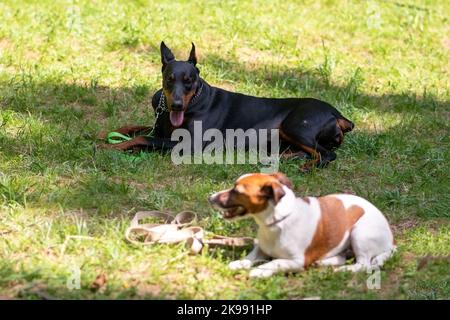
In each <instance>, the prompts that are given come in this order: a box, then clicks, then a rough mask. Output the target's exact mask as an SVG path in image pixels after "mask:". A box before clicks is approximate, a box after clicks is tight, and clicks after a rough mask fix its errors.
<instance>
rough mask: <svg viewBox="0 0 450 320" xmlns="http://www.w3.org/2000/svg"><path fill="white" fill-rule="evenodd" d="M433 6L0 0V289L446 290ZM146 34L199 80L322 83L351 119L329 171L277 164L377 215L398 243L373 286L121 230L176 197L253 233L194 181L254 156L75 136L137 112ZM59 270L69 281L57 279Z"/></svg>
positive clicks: (445, 29) (206, 223) (225, 175)
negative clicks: (98, 284)
mask: <svg viewBox="0 0 450 320" xmlns="http://www.w3.org/2000/svg"><path fill="white" fill-rule="evenodd" d="M449 16H450V6H449V5H448V4H447V3H446V2H445V1H443V2H439V1H431V0H428V1H405V0H402V1H398V2H389V1H369V2H366V1H333V0H327V1H271V2H270V3H268V2H266V1H253V2H250V1H222V2H219V1H205V2H202V3H201V4H195V5H194V4H193V3H192V2H188V1H180V2H178V3H174V1H155V2H152V1H133V2H129V1H123V2H118V1H114V2H111V1H95V2H90V1H73V2H71V1H65V2H54V1H2V2H1V3H0V21H1V23H0V296H1V297H15V298H25V299H35V298H45V297H47V298H48V297H55V298H71V299H77V298H100V299H102V298H195V299H200V298H225V299H243V298H249V299H254V298H263V299H266V298H267V299H299V298H304V297H310V296H319V297H321V298H322V299H327V298H356V299H366V298H367V299H383V298H397V299H449V298H450V276H449V267H450V262H449V259H448V254H449V253H450V224H449V219H450V183H449V181H450V174H449V169H448V168H449V159H450V154H449V142H450V130H449V116H450V105H449V101H450V95H449V81H448V80H449V73H448V72H449V59H448V57H449V50H450V37H449V34H450V32H449V31H450V28H449V20H448V17H449ZM377 17H379V18H380V19H379V18H377ZM161 40H164V41H165V42H166V44H168V46H169V47H171V48H172V49H173V51H174V52H175V54H176V55H177V56H178V57H179V58H187V56H188V53H189V49H190V42H191V41H194V42H195V44H196V46H197V52H198V55H199V68H200V70H201V75H202V76H203V77H204V78H205V79H206V80H207V81H208V82H209V83H211V84H213V85H216V86H220V87H223V88H227V89H230V90H234V91H239V92H244V93H248V94H252V95H260V96H271V97H286V96H295V97H304V96H312V97H316V98H320V99H323V100H326V101H328V102H329V103H331V104H333V105H335V106H336V107H337V108H338V109H339V110H340V111H341V112H342V113H343V114H344V115H345V116H347V117H348V118H350V119H352V120H353V121H354V122H355V123H356V129H355V130H354V132H352V133H350V134H348V135H347V137H346V140H345V142H344V144H343V146H342V148H340V149H339V150H338V152H337V153H338V159H337V160H336V161H335V162H333V163H332V164H331V165H330V166H328V167H327V168H325V169H322V170H315V171H313V172H312V173H311V174H308V175H304V174H301V173H300V172H299V171H298V166H299V162H296V161H287V162H283V163H282V165H281V168H280V169H281V171H283V172H285V173H286V174H287V175H288V176H289V177H290V178H291V179H292V181H293V182H294V184H295V190H296V192H297V193H298V194H299V195H323V194H328V193H333V192H351V193H355V194H358V195H361V196H363V197H365V198H367V199H369V200H370V201H372V202H373V203H374V204H375V205H376V206H378V207H379V208H380V209H381V210H382V211H383V212H384V213H385V214H386V216H387V217H388V219H389V220H390V221H391V223H392V224H393V225H394V229H395V233H396V237H397V240H398V246H399V251H398V254H397V255H396V256H395V258H393V259H392V260H390V261H389V262H388V263H387V265H386V267H385V268H384V269H383V271H382V283H381V289H380V290H368V289H367V287H366V285H365V283H366V279H367V277H368V275H367V274H364V273H363V274H356V275H353V274H348V273H340V274H339V273H333V272H332V271H331V270H329V269H326V268H325V269H324V268H322V269H314V268H313V269H310V270H308V271H307V272H303V273H301V274H297V275H289V276H283V275H279V276H275V277H273V278H270V279H267V280H250V279H248V277H247V272H238V273H233V272H231V271H229V270H227V268H226V265H227V263H228V262H229V261H230V260H232V259H237V258H239V257H240V256H241V255H243V254H245V252H243V251H242V250H235V251H233V250H231V249H214V250H210V251H205V252H204V253H203V254H202V255H198V256H189V255H187V254H186V253H185V250H184V247H183V245H178V246H176V245H175V246H166V245H155V246H151V247H145V248H136V247H133V246H131V245H129V244H128V243H126V241H125V240H124V230H125V229H126V227H127V226H128V223H129V220H130V219H131V217H132V216H133V213H134V212H135V211H136V210H139V209H159V210H172V211H178V210H183V209H191V210H195V211H197V212H198V213H199V214H200V217H201V219H200V225H201V226H203V227H205V228H206V229H207V230H208V231H211V232H215V233H218V234H224V235H255V226H254V224H253V223H252V222H251V221H243V222H240V223H235V224H231V223H226V222H223V221H222V220H221V219H220V217H219V214H218V213H217V212H215V211H214V210H212V209H211V208H210V207H209V206H208V204H207V201H206V196H207V195H208V194H210V193H211V192H213V191H217V190H220V189H223V188H226V187H228V186H230V184H231V183H232V182H233V181H234V179H236V178H237V177H238V176H239V175H241V174H243V173H246V172H249V171H256V170H258V167H256V166H251V165H235V166H231V165H228V166H212V165H210V166H208V165H180V166H174V165H173V164H172V163H171V160H170V156H169V155H161V154H157V153H154V154H142V155H139V156H138V157H133V156H130V155H126V154H120V153H116V152H111V151H97V152H96V153H94V151H93V141H92V140H91V139H89V138H86V137H87V136H89V135H91V136H92V135H95V134H97V133H98V132H99V131H100V130H111V129H113V128H115V127H118V126H121V125H124V124H127V123H132V124H143V125H148V124H152V123H153V114H152V112H151V108H150V98H151V96H152V94H153V93H154V92H155V91H156V90H157V89H159V87H160V83H161V75H160V56H159V52H158V46H159V43H160V41H161ZM73 236H78V237H73ZM425 256H430V257H437V258H435V259H433V258H429V259H428V260H423V259H422V257H425ZM439 257H440V258H439ZM424 261H425V262H427V263H424ZM73 267H79V268H80V271H81V273H80V276H81V289H80V290H72V291H70V290H68V289H67V286H66V282H67V279H68V277H69V278H70V275H71V273H70V272H71V269H72V268H73ZM99 274H106V276H107V282H106V285H105V286H104V287H102V288H101V289H100V290H97V291H95V290H92V289H91V283H92V282H93V281H94V280H95V278H96V276H97V275H99Z"/></svg>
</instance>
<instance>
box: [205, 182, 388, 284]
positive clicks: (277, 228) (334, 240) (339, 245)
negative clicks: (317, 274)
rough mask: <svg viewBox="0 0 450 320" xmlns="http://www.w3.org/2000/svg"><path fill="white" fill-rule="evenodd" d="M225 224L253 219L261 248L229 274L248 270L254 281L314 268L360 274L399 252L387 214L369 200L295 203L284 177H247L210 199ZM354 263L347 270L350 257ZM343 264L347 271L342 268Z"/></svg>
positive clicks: (350, 197)
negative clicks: (237, 219) (278, 273)
mask: <svg viewBox="0 0 450 320" xmlns="http://www.w3.org/2000/svg"><path fill="white" fill-rule="evenodd" d="M209 201H210V202H211V203H212V204H213V205H214V206H215V207H217V208H219V210H222V211H223V217H224V218H225V219H234V218H242V217H249V216H251V217H253V218H254V219H255V220H256V223H257V224H258V226H259V229H258V244H257V245H256V246H255V247H254V249H253V250H252V251H251V252H250V253H249V254H248V255H247V256H246V257H245V259H243V260H237V261H233V262H231V263H230V265H229V267H230V268H231V269H250V268H251V267H252V266H253V265H255V264H256V263H258V262H261V261H267V260H268V259H270V258H273V260H271V261H270V262H266V263H264V264H262V265H259V266H258V267H255V268H253V269H252V270H251V271H250V277H269V276H271V275H273V274H274V273H277V272H292V271H300V270H303V269H304V268H306V267H308V266H310V265H313V264H318V265H329V266H341V267H340V268H338V270H348V271H353V272H356V271H360V270H370V269H371V268H373V267H376V266H377V267H381V266H382V265H383V263H384V262H385V261H386V260H387V259H388V258H389V257H390V256H391V255H392V254H393V252H394V251H395V248H396V247H395V243H394V238H393V235H392V232H391V229H390V227H389V224H388V222H387V220H386V218H385V217H384V215H383V214H382V213H381V212H380V210H378V209H377V208H376V207H375V206H374V205H373V204H371V203H370V202H368V201H367V200H365V199H362V198H360V197H357V196H353V195H348V194H333V195H327V196H324V197H318V198H315V197H305V198H297V197H296V196H295V194H294V192H293V191H292V184H291V182H290V181H289V180H288V179H287V178H286V176H284V175H283V174H281V173H275V174H262V173H254V174H246V175H243V176H241V177H240V178H239V179H238V180H237V181H236V183H235V185H234V187H233V188H231V189H227V190H224V191H221V192H218V193H215V194H213V195H212V196H210V197H209ZM348 253H351V254H352V256H354V257H355V258H356V263H355V264H352V265H345V263H346V259H347V254H348ZM344 265H345V266H344Z"/></svg>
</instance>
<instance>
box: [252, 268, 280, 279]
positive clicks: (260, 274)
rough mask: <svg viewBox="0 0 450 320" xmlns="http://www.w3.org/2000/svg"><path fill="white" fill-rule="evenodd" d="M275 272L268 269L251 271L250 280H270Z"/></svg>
mask: <svg viewBox="0 0 450 320" xmlns="http://www.w3.org/2000/svg"><path fill="white" fill-rule="evenodd" d="M273 274H274V272H273V270H271V269H267V268H254V269H252V270H250V274H249V276H250V278H268V277H270V276H271V275H273Z"/></svg>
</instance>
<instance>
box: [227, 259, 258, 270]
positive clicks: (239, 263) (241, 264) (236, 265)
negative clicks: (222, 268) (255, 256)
mask: <svg viewBox="0 0 450 320" xmlns="http://www.w3.org/2000/svg"><path fill="white" fill-rule="evenodd" d="M251 266H252V262H251V261H250V260H236V261H233V262H230V263H229V264H228V267H229V268H230V269H231V270H239V269H250V268H251Z"/></svg>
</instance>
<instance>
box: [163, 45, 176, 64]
mask: <svg viewBox="0 0 450 320" xmlns="http://www.w3.org/2000/svg"><path fill="white" fill-rule="evenodd" d="M173 60H175V56H174V55H173V53H172V51H170V49H169V48H168V47H167V46H166V44H165V43H164V41H161V62H162V65H163V66H162V68H163V70H164V68H165V67H166V65H167V64H168V63H169V62H170V61H173Z"/></svg>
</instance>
